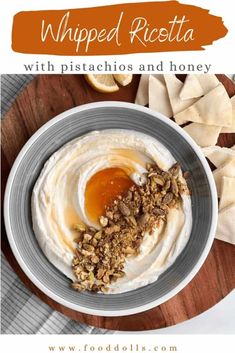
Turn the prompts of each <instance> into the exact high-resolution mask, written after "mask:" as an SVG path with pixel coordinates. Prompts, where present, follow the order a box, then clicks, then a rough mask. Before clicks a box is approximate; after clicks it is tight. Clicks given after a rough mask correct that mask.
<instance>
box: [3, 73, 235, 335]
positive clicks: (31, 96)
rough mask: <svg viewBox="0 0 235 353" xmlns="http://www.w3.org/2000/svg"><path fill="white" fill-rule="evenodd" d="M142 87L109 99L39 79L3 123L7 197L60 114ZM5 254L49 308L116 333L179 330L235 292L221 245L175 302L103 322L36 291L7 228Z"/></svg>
mask: <svg viewBox="0 0 235 353" xmlns="http://www.w3.org/2000/svg"><path fill="white" fill-rule="evenodd" d="M181 77H182V79H184V77H183V76H181ZM218 77H219V79H220V80H221V82H222V83H223V84H224V85H225V87H226V89H227V91H228V93H229V95H230V96H233V95H234V94H235V85H234V84H233V83H232V82H231V81H230V80H229V79H228V78H227V77H226V76H224V75H218ZM138 82H139V76H138V75H135V76H134V79H133V82H132V83H131V84H130V85H129V86H128V87H124V88H122V89H120V90H119V92H116V93H112V94H103V93H98V92H95V91H94V90H93V89H91V88H90V87H89V86H88V84H87V83H86V81H85V80H84V78H83V76H82V75H39V76H38V77H37V78H36V79H34V80H33V81H32V82H31V83H30V84H29V85H28V86H27V87H26V88H25V89H24V90H23V91H22V93H21V94H20V95H19V96H18V97H17V98H16V100H15V102H14V103H13V105H12V107H11V109H10V110H9V111H8V113H7V114H6V115H5V117H4V120H3V122H2V197H3V195H4V190H5V185H6V180H7V177H8V174H9V171H10V168H11V166H12V164H13V162H14V160H15V158H16V156H17V155H18V153H19V151H20V149H21V148H22V147H23V145H24V144H25V143H26V141H27V140H28V139H29V138H30V136H31V135H32V134H33V133H34V132H35V131H36V130H37V129H38V128H39V127H41V126H42V125H43V124H44V123H46V122H47V121H48V120H50V119H51V118H53V117H55V116H56V115H57V114H59V113H61V112H63V111H65V110H67V109H70V108H72V107H74V106H77V105H81V104H84V103H89V102H96V101H102V100H120V101H126V102H134V99H135V94H136V90H137V87H138ZM218 144H219V145H220V146H227V147H231V146H232V145H233V144H235V134H221V135H220V137H219V141H218ZM2 223H3V221H2ZM2 250H3V253H4V254H5V256H6V258H7V260H8V261H9V263H10V265H11V266H12V268H13V270H14V271H15V272H16V273H17V274H18V276H19V277H20V278H21V280H22V281H23V282H24V283H25V285H26V286H27V287H28V288H30V289H31V290H32V292H34V293H35V294H36V295H37V296H38V297H39V298H40V299H42V300H43V301H44V302H45V303H47V304H48V305H50V306H51V307H52V308H54V309H55V310H58V311H59V312H61V313H63V314H65V315H67V316H69V317H70V318H72V319H74V320H79V321H82V322H84V323H86V324H90V325H93V326H97V327H103V328H107V329H112V330H150V329H157V328H162V327H167V326H171V325H174V324H177V323H179V322H182V321H185V320H187V319H190V318H193V317H194V316H196V315H198V314H200V313H202V312H204V311H205V310H207V309H209V308H211V307H212V306H214V305H215V304H216V303H218V302H219V301H220V300H221V299H223V298H224V297H225V296H226V295H227V294H228V293H229V292H230V291H231V290H232V289H233V288H234V287H235V270H234V269H235V266H234V265H235V248H234V246H233V245H231V244H227V243H225V242H222V241H219V240H215V241H214V244H213V246H212V249H211V251H210V253H209V255H208V257H207V260H206V261H205V263H204V265H203V266H202V268H201V270H200V271H199V272H198V274H197V275H196V276H195V277H194V279H193V280H192V281H191V282H190V283H189V284H188V285H187V286H186V287H185V288H184V289H183V290H182V291H181V292H180V293H178V294H177V295H176V296H174V297H173V298H172V299H170V300H168V301H167V302H165V303H164V304H162V305H160V306H158V307H156V308H154V309H152V310H149V311H146V312H143V313H140V314H136V315H130V316H125V317H115V318H111V317H98V316H92V315H86V314H82V313H80V312H76V311H74V310H71V309H68V308H66V307H64V306H62V305H61V304H59V303H57V302H55V301H53V300H52V299H50V298H49V297H47V296H46V295H45V294H44V293H42V292H41V291H40V290H39V289H38V288H37V287H35V285H34V284H33V283H32V282H31V281H30V280H29V279H28V278H27V276H26V275H25V273H24V272H23V271H22V270H21V268H20V266H19V265H18V263H17V261H16V259H15V258H14V256H13V254H12V251H11V249H10V246H9V243H8V240H7V237H6V233H5V229H4V224H2Z"/></svg>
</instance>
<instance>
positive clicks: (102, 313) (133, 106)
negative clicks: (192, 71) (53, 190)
mask: <svg viewBox="0 0 235 353" xmlns="http://www.w3.org/2000/svg"><path fill="white" fill-rule="evenodd" d="M106 107H113V108H124V109H132V110H138V111H139V112H143V113H146V114H150V115H151V116H153V117H155V118H156V119H160V120H161V121H162V122H163V123H165V124H168V125H170V126H171V127H172V128H173V129H174V130H176V131H177V132H178V133H179V134H180V135H181V137H182V138H184V139H185V140H186V141H187V142H188V143H189V145H190V146H191V147H192V148H193V150H194V152H195V153H196V155H197V157H198V158H199V160H200V162H201V164H202V166H203V168H204V170H205V172H206V176H207V180H208V185H209V188H210V193H211V198H212V217H211V226H210V230H209V235H208V239H207V242H206V244H205V247H204V249H203V251H202V252H201V254H200V257H199V259H198V261H197V263H196V264H195V266H194V267H193V269H192V270H191V271H190V272H189V273H188V275H187V276H186V277H185V278H184V279H183V280H182V281H181V282H180V283H179V284H178V285H177V286H176V287H174V288H173V289H172V290H170V291H169V292H168V293H167V294H165V295H164V296H162V297H160V298H158V299H156V300H154V301H152V302H150V303H148V304H144V305H141V306H139V307H138V308H131V309H122V310H114V311H112V310H107V311H106V310H97V309H90V308H86V307H83V306H80V305H78V304H73V303H71V302H68V301H66V300H64V299H63V298H61V297H60V296H59V295H57V294H56V293H54V292H52V291H51V290H49V289H48V288H46V287H45V286H44V284H43V283H41V281H40V280H38V279H37V277H36V276H34V274H33V273H32V272H31V270H30V268H29V267H28V266H27V265H26V264H25V262H24V260H23V257H22V256H21V254H20V253H19V251H18V249H17V247H16V245H15V242H14V236H13V233H12V231H11V224H10V209H9V202H10V194H11V187H12V182H13V179H14V175H15V173H16V171H17V168H18V166H19V164H20V162H21V160H22V158H23V156H24V155H25V153H26V152H27V151H28V149H29V148H30V146H31V145H32V143H34V141H36V140H37V138H38V137H39V136H41V135H42V134H43V133H44V132H45V131H46V130H47V129H48V128H49V127H51V126H53V125H54V124H55V123H57V122H58V121H61V120H63V119H65V118H68V117H69V116H71V115H73V114H74V113H78V112H82V111H86V110H90V109H94V108H106ZM133 130H134V129H133ZM217 218H218V200H217V191H216V186H215V182H214V178H213V175H212V171H211V169H210V167H209V164H208V163H207V161H206V158H205V156H204V155H203V153H202V151H201V150H200V147H199V146H198V145H197V144H196V143H195V142H194V140H193V139H192V138H191V137H190V136H189V135H188V134H187V133H186V132H185V131H184V130H183V129H182V128H181V127H180V126H178V125H177V124H176V123H175V122H173V121H172V120H171V119H169V118H167V117H165V116H164V115H163V114H160V113H158V112H155V111H153V110H151V109H149V108H147V107H143V106H140V105H137V104H134V103H127V102H121V101H101V102H94V103H88V104H83V105H80V106H77V107H74V108H72V109H69V110H66V111H64V112H62V113H61V114H59V115H57V116H55V117H54V118H52V119H51V120H49V121H48V122H47V123H45V124H44V125H42V126H41V127H40V128H39V129H38V130H37V131H36V132H35V133H34V134H33V135H32V136H31V137H30V138H29V140H28V141H27V142H26V144H25V145H24V146H23V147H22V149H21V151H20V152H19V154H18V156H17V158H16V159H15V161H14V163H13V166H12V168H11V170H10V173H9V176H8V180H7V185H6V189H5V195H4V221H5V228H6V234H7V237H8V240H9V244H10V247H11V249H12V251H13V254H14V256H15V258H16V260H17V262H18V264H19V265H20V267H21V269H22V270H23V271H24V273H25V274H26V276H27V277H28V278H29V279H30V280H31V281H32V282H33V284H34V285H35V286H36V287H37V288H39V289H40V290H41V291H42V292H43V293H45V294H46V295H47V296H48V297H50V298H51V299H53V300H54V301H56V302H57V303H60V304H62V305H63V306H65V307H67V308H70V309H72V310H75V311H79V312H82V313H85V314H90V315H97V316H109V317H110V316H111V317H115V316H126V315H133V314H137V313H140V312H143V311H146V310H149V309H152V308H154V307H156V306H158V305H160V304H162V303H164V302H165V301H167V300H169V299H171V298H172V297H173V296H174V295H176V294H177V293H179V292H180V291H181V290H182V289H183V288H184V287H185V286H186V285H187V284H188V283H189V282H190V281H191V280H192V279H193V277H194V276H195V275H196V274H197V272H198V271H199V270H200V268H201V267H202V265H203V263H204V261H205V260H206V257H207V255H208V253H209V251H210V249H211V246H212V243H213V240H214V235H215V231H216V226H217Z"/></svg>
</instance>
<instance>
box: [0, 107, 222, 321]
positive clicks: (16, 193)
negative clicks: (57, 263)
mask: <svg viewBox="0 0 235 353" xmlns="http://www.w3.org/2000/svg"><path fill="white" fill-rule="evenodd" d="M115 128H118V129H130V130H136V131H140V132H143V133H145V134H148V135H150V136H152V137H155V138H156V139H157V140H159V141H160V142H161V143H162V144H164V145H165V146H166V148H168V149H169V150H170V152H171V153H172V155H173V156H174V157H175V159H176V160H177V161H178V162H179V163H180V164H181V166H182V168H183V170H188V171H190V175H191V177H190V187H191V188H192V191H193V194H192V214H193V226H192V232H191V235H190V239H189V241H188V243H187V245H186V247H185V248H184V250H183V251H182V253H181V254H180V255H179V256H178V258H177V259H176V261H175V263H174V264H173V265H172V266H171V267H170V268H169V269H167V270H166V271H165V272H164V273H163V274H162V275H161V276H160V277H159V279H158V280H157V281H156V282H154V283H152V284H150V285H148V286H145V287H142V288H139V289H136V290H133V291H129V292H126V293H122V294H115V295H114V294H112V295H107V294H106V295H104V294H93V293H88V292H86V293H81V294H79V293H77V292H75V291H74V290H73V289H71V288H70V280H69V279H67V278H66V277H65V276H64V275H63V274H62V273H61V272H59V271H58V270H57V269H56V268H55V267H54V266H53V265H52V264H51V263H50V262H49V261H48V260H47V258H46V257H45V256H44V254H43V253H42V251H41V249H40V247H39V245H38V243H37V240H36V238H35V235H34V233H33V229H32V221H31V208H30V200H31V193H32V189H33V186H34V183H35V181H36V179H37V178H38V175H39V173H40V171H41V169H42V167H43V165H44V163H45V162H46V160H47V159H48V158H49V157H50V156H51V155H52V154H53V153H54V152H55V151H56V150H58V149H59V148H60V147H61V146H62V145H64V144H65V143H67V142H68V141H70V140H72V139H74V138H76V137H78V136H81V135H83V134H86V133H88V132H90V131H92V130H103V129H115ZM4 218H5V225H6V231H7V235H8V239H9V242H10V245H11V248H12V250H13V252H14V255H15V257H16V259H17V261H18V262H19V264H20V266H21V267H22V269H23V270H24V272H25V273H26V275H27V276H28V277H29V278H30V279H31V281H32V282H33V283H34V284H35V285H36V286H37V287H38V288H40V289H41V290H42V291H43V292H44V293H46V294H47V295H48V296H49V297H51V298H52V299H54V300H56V301H57V302H59V303H61V304H62V305H65V306H67V307H69V308H71V309H74V310H77V311H81V312H84V313H88V314H93V315H102V316H120V315H129V314H134V313H138V312H142V311H145V310H148V309H150V308H153V307H154V306H157V305H159V304H161V303H163V302H164V301H166V300H168V299H170V298H171V297H172V296H174V295H175V294H176V293H178V292H179V291H180V290H181V289H182V288H183V287H185V286H186V285H187V284H188V283H189V281H190V280H191V279H192V278H193V277H194V276H195V274H196V273H197V272H198V270H199V269H200V267H201V266H202V264H203V262H204V261H205V259H206V256H207V254H208V252H209V250H210V248H211V245H212V242H213V238H214V234H215V228H216V223H217V194H216V189H215V185H214V180H213V177H212V173H211V170H210V168H209V166H208V164H207V161H206V159H205V158H204V156H203V154H202V152H201V151H200V149H199V147H198V146H197V145H196V144H195V143H194V141H193V140H192V139H191V138H190V137H189V136H188V135H187V134H186V133H185V132H184V130H183V129H181V128H180V127H178V126H177V125H176V124H175V123H174V122H172V121H171V120H170V119H168V118H166V117H164V116H162V115H161V114H158V113H155V112H153V111H151V110H150V109H147V108H144V107H140V106H137V105H135V104H129V103H121V102H101V103H92V104H87V105H83V106H80V107H76V108H73V109H71V110H68V111H66V112H64V113H62V114H60V115H59V116H57V117H56V118H54V119H52V120H50V121H49V122H48V123H47V124H45V125H44V126H42V127H41V128H40V129H39V130H38V131H37V132H36V133H35V134H34V135H33V136H32V137H31V138H30V140H29V141H28V142H27V143H26V145H25V146H24V147H23V149H22V150H21V152H20V154H19V155H18V157H17V159H16V161H15V163H14V165H13V167H12V170H11V173H10V176H9V179H8V183H7V188H6V193H5V204H4Z"/></svg>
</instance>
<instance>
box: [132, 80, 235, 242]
mask: <svg viewBox="0 0 235 353" xmlns="http://www.w3.org/2000/svg"><path fill="white" fill-rule="evenodd" d="M135 103H136V104H140V105H147V104H148V105H149V108H150V109H152V110H155V111H157V112H159V113H161V114H163V115H165V116H166V117H168V118H171V117H173V118H174V120H175V122H176V123H177V124H178V125H184V124H186V123H187V125H186V126H185V125H184V126H183V127H182V128H183V129H184V130H185V131H186V132H187V133H188V134H189V135H190V136H191V137H192V138H193V139H194V141H195V142H196V143H197V144H198V145H199V146H200V147H201V148H202V151H203V153H204V155H205V156H206V157H207V158H208V159H209V160H210V161H211V162H212V163H213V164H214V166H215V167H216V170H215V171H214V172H213V175H214V179H215V183H216V187H217V192H218V197H219V198H220V201H219V217H218V226H217V232H216V238H218V239H221V240H224V241H227V242H230V243H232V244H235V146H233V147H232V148H221V147H219V146H215V145H216V143H217V140H218V137H219V134H220V133H235V96H233V97H232V98H229V96H228V94H227V91H226V90H225V88H224V86H223V84H222V83H221V82H220V81H219V80H218V78H217V77H216V76H215V75H212V74H201V75H195V74H189V75H187V76H186V79H185V82H184V83H183V82H181V81H180V80H179V79H178V78H177V77H176V76H175V75H173V74H166V75H161V74H157V75H142V76H141V79H140V83H139V87H138V91H137V95H136V100H135Z"/></svg>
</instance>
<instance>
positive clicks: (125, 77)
mask: <svg viewBox="0 0 235 353" xmlns="http://www.w3.org/2000/svg"><path fill="white" fill-rule="evenodd" d="M113 76H114V78H115V80H116V81H117V82H118V83H119V84H120V85H121V86H127V85H129V83H131V81H132V76H133V75H132V74H116V75H113Z"/></svg>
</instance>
